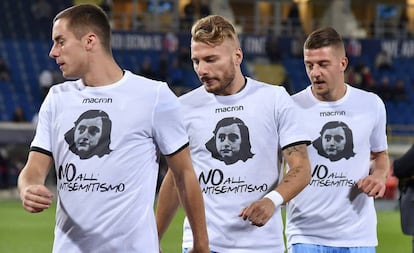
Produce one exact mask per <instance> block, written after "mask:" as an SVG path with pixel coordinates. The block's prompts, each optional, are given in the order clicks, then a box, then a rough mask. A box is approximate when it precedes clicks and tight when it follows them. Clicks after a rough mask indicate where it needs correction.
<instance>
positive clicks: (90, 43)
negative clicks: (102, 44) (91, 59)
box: [84, 33, 97, 50]
mask: <svg viewBox="0 0 414 253" xmlns="http://www.w3.org/2000/svg"><path fill="white" fill-rule="evenodd" d="M84 38H85V48H86V49H87V50H90V49H92V48H93V47H94V46H95V45H96V41H97V36H96V34H94V33H87V34H86V35H85V36H84Z"/></svg>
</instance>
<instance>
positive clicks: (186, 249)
mask: <svg viewBox="0 0 414 253" xmlns="http://www.w3.org/2000/svg"><path fill="white" fill-rule="evenodd" d="M188 250H189V248H184V249H183V253H187V252H188ZM210 252H211V253H218V252H216V251H210Z"/></svg>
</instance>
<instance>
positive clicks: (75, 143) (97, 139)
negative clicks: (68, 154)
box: [65, 110, 112, 159]
mask: <svg viewBox="0 0 414 253" xmlns="http://www.w3.org/2000/svg"><path fill="white" fill-rule="evenodd" d="M74 124H75V126H74V127H72V128H71V129H70V130H69V131H68V132H66V133H65V141H66V142H67V143H68V144H69V150H70V151H72V152H73V153H75V154H77V155H78V156H79V157H80V158H81V159H88V158H91V157H92V156H94V155H97V156H98V157H102V156H104V155H106V154H109V153H110V152H111V151H112V150H111V149H110V148H109V145H110V143H111V128H112V122H111V120H110V119H109V117H108V114H107V113H106V112H104V111H101V110H89V111H86V112H84V113H82V114H81V115H80V116H79V118H78V119H77V120H76V121H75V122H74Z"/></svg>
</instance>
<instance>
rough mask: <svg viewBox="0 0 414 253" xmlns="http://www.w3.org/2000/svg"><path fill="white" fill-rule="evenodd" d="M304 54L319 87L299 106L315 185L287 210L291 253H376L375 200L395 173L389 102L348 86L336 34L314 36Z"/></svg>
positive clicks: (303, 95) (324, 31) (299, 98)
mask: <svg viewBox="0 0 414 253" xmlns="http://www.w3.org/2000/svg"><path fill="white" fill-rule="evenodd" d="M303 53H304V63H305V67H306V72H307V75H308V77H309V80H310V82H311V85H309V86H308V87H307V88H306V89H305V90H303V91H301V92H299V93H298V94H295V95H294V96H293V99H294V100H295V102H296V103H297V104H298V105H299V107H300V108H301V110H302V114H301V115H302V121H303V122H307V124H306V131H307V133H308V134H309V135H310V136H311V139H312V142H313V145H309V147H308V152H309V157H310V161H311V164H312V179H311V182H310V184H309V185H308V186H307V187H306V188H305V189H304V190H303V191H302V192H300V193H299V194H298V195H297V196H296V197H295V198H293V199H292V200H291V201H290V202H289V203H288V205H287V218H286V219H287V225H286V236H287V242H288V250H289V253H304V252H306V253H345V252H347V253H373V252H375V247H376V245H377V244H378V242H377V234H376V222H377V221H376V213H375V208H374V199H375V198H380V197H382V196H383V195H384V192H385V181H386V178H387V175H388V170H389V168H390V162H389V158H388V153H387V147H388V146H387V137H386V132H385V128H386V113H385V106H384V103H383V102H382V101H381V99H380V98H379V97H378V96H377V95H375V94H374V93H370V92H366V91H363V90H360V89H357V88H354V87H352V86H351V85H349V84H346V83H345V81H344V71H345V69H346V67H347V65H348V59H347V57H346V55H345V49H344V44H343V42H342V39H341V37H340V35H339V34H338V33H337V32H336V31H335V30H334V29H332V28H329V27H328V28H321V29H318V30H316V31H314V32H313V33H311V34H310V35H309V36H308V38H307V40H306V41H305V44H304V49H303ZM318 143H322V145H319V144H318ZM321 146H322V147H324V148H323V150H321V148H320V147H321ZM322 151H323V152H322ZM370 168H371V169H370Z"/></svg>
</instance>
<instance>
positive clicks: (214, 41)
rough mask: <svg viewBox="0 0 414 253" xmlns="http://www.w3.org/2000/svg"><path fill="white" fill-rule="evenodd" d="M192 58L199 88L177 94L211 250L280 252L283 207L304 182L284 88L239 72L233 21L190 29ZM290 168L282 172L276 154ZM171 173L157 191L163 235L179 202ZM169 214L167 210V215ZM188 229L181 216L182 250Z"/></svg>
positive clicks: (215, 19) (300, 141)
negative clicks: (182, 225)
mask: <svg viewBox="0 0 414 253" xmlns="http://www.w3.org/2000/svg"><path fill="white" fill-rule="evenodd" d="M191 35H192V38H191V59H192V62H193V67H194V70H195V72H196V73H197V75H198V77H199V79H200V81H201V82H202V84H203V85H202V86H200V87H198V88H197V89H195V90H193V91H191V92H189V93H187V94H185V95H183V96H181V97H180V102H181V104H182V105H183V111H184V113H183V114H184V117H185V119H184V120H185V127H186V129H187V132H188V134H189V138H190V152H191V156H192V159H193V164H194V168H195V170H196V174H197V176H198V179H199V184H200V187H201V189H202V192H203V196H204V203H205V207H206V219H207V230H208V235H209V241H210V249H211V250H212V252H237V253H251V252H255V253H268V252H283V251H284V249H285V247H284V242H283V223H282V218H281V208H280V207H281V205H282V204H284V203H286V202H287V201H289V200H290V199H291V198H293V197H294V196H295V195H296V194H297V193H298V192H300V191H301V190H302V189H303V188H304V187H305V186H306V185H307V184H308V183H309V180H310V163H309V160H308V155H307V148H306V146H307V144H309V143H310V142H309V138H308V137H307V135H305V134H304V132H305V130H304V129H302V127H301V125H300V120H299V117H298V116H299V115H298V113H297V112H298V111H297V110H298V108H297V107H296V106H295V104H294V102H293V101H292V99H291V97H290V96H289V94H288V93H287V92H286V90H285V89H284V88H283V87H279V86H275V85H270V84H266V83H262V82H259V81H257V80H253V79H251V78H249V77H246V76H244V75H243V73H242V71H241V68H240V65H241V63H242V60H243V53H242V49H241V48H240V42H239V39H238V36H237V34H236V31H235V28H234V26H233V25H232V24H231V23H230V22H229V21H228V20H226V19H225V18H223V17H221V16H217V15H212V16H207V17H205V18H202V19H200V20H198V21H197V22H196V23H195V24H194V25H193V27H192V30H191ZM279 152H280V153H282V154H283V157H284V158H285V159H286V160H287V162H288V164H289V165H290V167H291V168H292V169H291V170H290V171H289V173H287V175H285V176H284V177H283V173H282V171H281V166H279V164H280V159H281V158H282V156H281V155H280V153H279ZM174 184H176V182H175V183H174V180H173V178H172V174H171V171H170V172H168V173H167V175H166V177H165V179H164V182H163V184H162V186H161V190H160V193H159V197H158V209H157V222H158V228H159V233H160V238H162V236H163V234H164V232H165V230H166V228H167V226H168V224H169V222H170V220H171V219H172V217H173V215H174V212H173V211H174V210H175V209H176V208H177V206H178V204H179V201H178V197H177V196H176V191H175V190H174ZM168 215H170V216H169V217H168ZM192 229H193V227H192V226H191V225H190V224H189V223H188V219H185V221H184V235H183V252H187V250H188V249H190V248H191V247H192V244H193V239H194V238H193V236H192V233H191V231H192Z"/></svg>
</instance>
